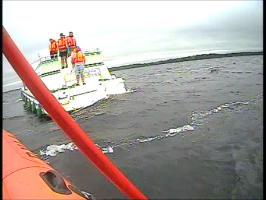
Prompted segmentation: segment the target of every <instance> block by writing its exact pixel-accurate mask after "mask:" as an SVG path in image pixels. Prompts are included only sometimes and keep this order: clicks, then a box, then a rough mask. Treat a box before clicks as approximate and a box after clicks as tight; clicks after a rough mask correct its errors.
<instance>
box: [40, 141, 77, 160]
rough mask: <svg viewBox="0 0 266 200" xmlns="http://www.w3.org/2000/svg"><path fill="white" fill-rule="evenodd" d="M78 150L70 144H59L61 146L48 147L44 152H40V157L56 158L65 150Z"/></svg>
mask: <svg viewBox="0 0 266 200" xmlns="http://www.w3.org/2000/svg"><path fill="white" fill-rule="evenodd" d="M76 149H78V148H77V146H76V145H75V144H74V143H73V142H70V143H68V144H61V145H54V144H53V145H49V146H48V147H47V148H46V150H40V155H41V156H42V155H45V156H51V157H54V156H56V155H57V154H58V153H63V152H65V151H66V150H70V151H73V150H76Z"/></svg>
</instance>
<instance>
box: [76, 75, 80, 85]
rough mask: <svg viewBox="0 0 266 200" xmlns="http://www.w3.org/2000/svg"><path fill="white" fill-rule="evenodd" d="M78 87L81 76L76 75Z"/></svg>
mask: <svg viewBox="0 0 266 200" xmlns="http://www.w3.org/2000/svg"><path fill="white" fill-rule="evenodd" d="M76 79H77V85H79V75H76Z"/></svg>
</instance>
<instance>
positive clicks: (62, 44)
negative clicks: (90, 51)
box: [57, 38, 67, 51]
mask: <svg viewBox="0 0 266 200" xmlns="http://www.w3.org/2000/svg"><path fill="white" fill-rule="evenodd" d="M66 42H67V41H66V39H65V38H64V39H59V40H58V42H57V43H58V49H59V51H62V50H66V49H67V43H66Z"/></svg>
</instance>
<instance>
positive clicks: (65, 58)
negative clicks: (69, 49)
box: [64, 56, 68, 68]
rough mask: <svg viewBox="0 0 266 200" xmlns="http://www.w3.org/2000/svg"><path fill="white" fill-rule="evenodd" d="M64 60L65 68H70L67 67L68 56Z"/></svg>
mask: <svg viewBox="0 0 266 200" xmlns="http://www.w3.org/2000/svg"><path fill="white" fill-rule="evenodd" d="M64 60H65V68H67V67H68V65H67V56H65V57H64Z"/></svg>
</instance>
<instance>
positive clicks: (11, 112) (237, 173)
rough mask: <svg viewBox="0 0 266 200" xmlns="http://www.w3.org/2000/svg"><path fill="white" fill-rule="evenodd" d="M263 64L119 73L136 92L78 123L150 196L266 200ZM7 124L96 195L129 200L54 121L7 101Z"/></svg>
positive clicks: (257, 60)
mask: <svg viewBox="0 0 266 200" xmlns="http://www.w3.org/2000/svg"><path fill="white" fill-rule="evenodd" d="M262 58H263V57H262V56H247V57H232V58H222V59H210V60H201V61H190V62H183V63H174V64H165V65H158V66H151V67H144V68H138V69H129V70H124V71H117V72H114V74H116V75H117V76H119V77H123V78H124V79H125V80H126V83H127V87H128V88H129V92H128V93H126V94H122V95H117V96H110V97H109V98H108V99H105V100H102V101H100V102H98V103H96V104H95V105H93V106H91V107H89V108H86V109H83V110H80V111H77V112H75V113H73V114H72V116H73V118H74V119H75V120H76V121H77V122H78V123H79V124H80V126H81V127H82V128H83V129H84V130H85V131H86V132H87V133H88V135H89V136H90V137H91V138H92V139H93V140H94V141H95V143H96V144H97V145H98V147H99V148H100V149H101V150H102V151H103V152H104V153H106V155H107V156H108V157H109V158H110V159H111V160H112V162H114V163H115V164H116V165H117V166H118V167H119V169H121V170H122V171H123V173H124V174H125V175H126V176H128V177H129V179H130V180H132V181H133V183H134V184H135V185H136V186H137V187H138V188H140V189H141V191H143V193H144V194H145V195H147V196H148V197H149V198H161V199H162V198H186V199H187V198H210V199H247V198H248V199H262V198H263V188H262V184H263V156H262V155H263V153H262V152H263V111H262V110H263V86H262V79H263V59H262ZM3 95H4V97H3V126H4V129H6V130H7V131H10V132H12V133H13V134H15V135H16V136H17V137H18V139H20V140H21V141H22V142H23V143H24V144H25V145H26V146H27V147H28V148H29V149H30V150H32V151H34V152H35V153H36V154H38V155H39V156H40V157H41V158H42V159H44V160H46V161H47V162H49V163H50V164H51V165H52V166H53V167H54V168H55V169H57V170H58V171H59V172H60V173H61V174H63V175H64V176H65V177H66V178H68V179H69V180H70V181H71V182H73V183H74V184H75V185H77V186H78V187H79V188H80V189H82V190H85V191H88V192H91V193H93V194H94V196H95V197H96V198H109V199H111V198H124V196H123V195H122V194H120V192H119V191H118V190H117V189H116V188H115V187H114V186H112V184H111V183H110V182H109V181H107V180H106V179H105V177H104V176H102V175H101V174H100V173H99V172H98V171H97V170H96V169H95V168H94V166H93V165H92V164H91V163H89V161H87V160H86V159H85V158H84V156H83V155H82V154H81V153H79V151H78V150H77V148H76V147H75V145H74V144H73V143H71V141H69V140H68V139H67V138H66V137H65V136H64V134H63V133H62V132H61V131H60V130H59V128H58V127H57V125H55V123H54V122H53V121H51V120H50V119H48V118H44V119H41V120H40V119H37V118H36V117H35V116H34V115H32V114H30V113H29V112H28V111H27V110H25V109H23V102H22V101H21V100H20V93H19V91H12V92H8V93H4V94H3Z"/></svg>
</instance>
